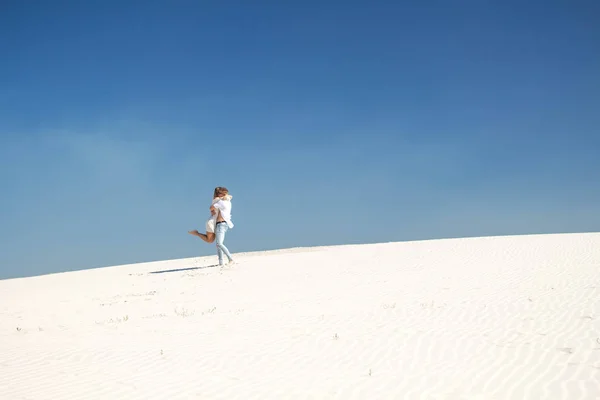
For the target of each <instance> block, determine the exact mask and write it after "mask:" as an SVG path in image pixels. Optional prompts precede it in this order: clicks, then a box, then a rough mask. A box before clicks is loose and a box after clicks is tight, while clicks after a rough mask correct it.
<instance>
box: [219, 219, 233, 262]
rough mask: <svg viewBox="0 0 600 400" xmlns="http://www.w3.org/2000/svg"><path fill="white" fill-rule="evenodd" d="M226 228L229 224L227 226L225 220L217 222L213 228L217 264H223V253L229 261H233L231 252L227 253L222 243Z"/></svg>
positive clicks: (227, 228)
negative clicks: (217, 258) (217, 257)
mask: <svg viewBox="0 0 600 400" xmlns="http://www.w3.org/2000/svg"><path fill="white" fill-rule="evenodd" d="M228 230H229V226H227V223H225V222H223V223H220V224H217V227H216V228H215V241H216V242H217V256H219V265H223V254H225V255H226V256H227V258H228V259H229V261H233V257H231V253H229V250H228V249H227V247H225V245H224V244H223V242H224V241H225V234H226V233H227V231H228Z"/></svg>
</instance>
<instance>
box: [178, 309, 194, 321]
mask: <svg viewBox="0 0 600 400" xmlns="http://www.w3.org/2000/svg"><path fill="white" fill-rule="evenodd" d="M175 314H177V315H179V316H180V317H182V318H185V317H191V316H192V315H194V311H190V310H188V309H186V308H185V307H181V308H179V307H175Z"/></svg>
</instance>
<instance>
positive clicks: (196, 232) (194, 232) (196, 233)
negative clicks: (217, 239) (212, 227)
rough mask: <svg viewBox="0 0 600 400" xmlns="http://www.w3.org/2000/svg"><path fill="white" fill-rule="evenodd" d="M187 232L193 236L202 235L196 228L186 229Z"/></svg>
mask: <svg viewBox="0 0 600 400" xmlns="http://www.w3.org/2000/svg"><path fill="white" fill-rule="evenodd" d="M188 233H189V234H190V235H194V236H198V237H201V236H200V235H202V234H201V233H200V232H198V231H197V230H193V231H188Z"/></svg>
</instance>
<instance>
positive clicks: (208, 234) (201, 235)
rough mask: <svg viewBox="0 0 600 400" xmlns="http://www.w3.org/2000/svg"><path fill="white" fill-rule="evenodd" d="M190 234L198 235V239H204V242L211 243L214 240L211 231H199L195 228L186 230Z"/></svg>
mask: <svg viewBox="0 0 600 400" xmlns="http://www.w3.org/2000/svg"><path fill="white" fill-rule="evenodd" d="M188 233H189V234H190V235H194V236H198V237H199V238H200V239H202V240H204V241H205V242H206V243H212V242H214V241H215V234H214V233H211V232H206V234H204V233H200V232H198V231H196V230H193V231H188Z"/></svg>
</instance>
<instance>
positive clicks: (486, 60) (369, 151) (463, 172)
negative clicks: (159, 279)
mask: <svg viewBox="0 0 600 400" xmlns="http://www.w3.org/2000/svg"><path fill="white" fill-rule="evenodd" d="M396 3H397V4H394V2H392V1H385V2H383V1H379V2H378V1H348V2H342V1H336V2H333V1H291V0H290V1H252V2H250V1H245V2H242V1H228V2H201V1H109V0H107V1H102V2H100V1H98V2H91V1H84V2H82V1H69V2H67V1H3V2H2V4H1V5H0V159H1V163H2V164H1V169H0V191H1V196H0V226H1V229H0V245H1V251H0V278H9V277H17V276H29V275H38V274H44V273H49V272H57V271H66V270H75V269H85V268H93V267H102V266H109V265H119V264H125V263H134V262H143V261H153V260H163V259H173V258H184V257H193V256H198V255H211V254H214V253H215V250H214V247H213V246H212V245H207V244H205V243H203V242H201V241H200V240H198V239H196V238H194V237H192V236H190V235H188V234H187V233H186V232H187V230H189V229H194V228H198V229H200V230H202V229H203V227H204V221H205V219H206V218H207V216H208V206H209V204H210V200H211V195H212V190H213V188H214V187H215V186H220V185H222V186H226V187H228V188H229V189H230V190H231V192H232V194H233V196H234V199H233V204H234V208H233V217H234V222H235V223H236V227H235V228H234V230H232V231H230V233H229V234H228V238H227V243H228V245H229V248H230V249H231V250H232V251H233V252H239V251H252V250H262V249H276V248H284V247H296V246H314V245H332V244H350V243H373V242H387V241H404V240H417V239H433V238H444V237H461V236H481V235H504V234H523V233H557V232H583V231H599V230H600V24H598V21H599V20H600V4H599V3H598V2H597V1H577V2H570V1H561V2H554V1H550V2H548V1H526V2H523V1H461V0H458V1H432V2H423V1H412V2H396ZM282 267H285V266H282Z"/></svg>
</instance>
